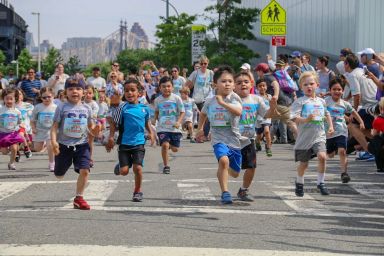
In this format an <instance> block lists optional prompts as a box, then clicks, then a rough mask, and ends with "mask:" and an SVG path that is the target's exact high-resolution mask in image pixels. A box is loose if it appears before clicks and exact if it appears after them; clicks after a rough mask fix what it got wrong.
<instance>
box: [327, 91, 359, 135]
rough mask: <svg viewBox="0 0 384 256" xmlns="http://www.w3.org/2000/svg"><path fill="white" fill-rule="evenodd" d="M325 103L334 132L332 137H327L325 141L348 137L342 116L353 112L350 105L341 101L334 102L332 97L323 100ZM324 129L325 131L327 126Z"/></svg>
mask: <svg viewBox="0 0 384 256" xmlns="http://www.w3.org/2000/svg"><path fill="white" fill-rule="evenodd" d="M325 103H326V104H327V110H328V112H329V114H330V115H331V118H332V124H333V129H334V130H335V132H334V133H333V134H332V135H330V136H329V135H327V139H330V138H335V137H337V136H341V135H342V136H345V137H348V127H347V123H346V122H345V118H344V115H345V114H351V113H352V112H353V111H354V109H353V107H352V105H351V104H350V103H349V102H347V101H345V100H342V99H340V101H339V102H335V101H333V99H332V97H327V98H325ZM325 127H326V129H327V127H328V125H327V124H326V126H325Z"/></svg>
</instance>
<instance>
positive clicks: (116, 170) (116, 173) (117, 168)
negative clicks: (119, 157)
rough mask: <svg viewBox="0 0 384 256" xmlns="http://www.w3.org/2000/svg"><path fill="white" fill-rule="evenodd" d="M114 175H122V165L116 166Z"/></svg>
mask: <svg viewBox="0 0 384 256" xmlns="http://www.w3.org/2000/svg"><path fill="white" fill-rule="evenodd" d="M113 173H114V174H115V175H120V164H118V163H117V164H116V165H115V169H113Z"/></svg>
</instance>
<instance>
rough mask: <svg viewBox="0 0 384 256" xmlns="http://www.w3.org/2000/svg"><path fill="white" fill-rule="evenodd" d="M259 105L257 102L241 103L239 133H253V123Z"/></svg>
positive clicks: (248, 135) (248, 134) (247, 134)
mask: <svg viewBox="0 0 384 256" xmlns="http://www.w3.org/2000/svg"><path fill="white" fill-rule="evenodd" d="M259 107H260V105H259V104H243V112H242V114H241V119H240V122H239V128H240V133H241V135H243V136H246V137H252V136H253V135H254V134H255V123H256V120H257V110H258V109H259Z"/></svg>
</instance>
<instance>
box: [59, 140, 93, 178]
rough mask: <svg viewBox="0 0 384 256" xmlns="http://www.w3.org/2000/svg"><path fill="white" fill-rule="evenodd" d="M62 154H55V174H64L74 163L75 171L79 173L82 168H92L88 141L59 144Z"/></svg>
mask: <svg viewBox="0 0 384 256" xmlns="http://www.w3.org/2000/svg"><path fill="white" fill-rule="evenodd" d="M59 149H60V154H58V155H57V156H55V171H54V173H55V175H56V176H64V175H65V173H66V172H67V171H68V169H69V167H71V165H72V163H73V166H74V169H75V172H77V173H79V172H80V169H88V170H89V168H90V162H91V152H90V147H89V144H88V143H84V144H80V145H76V146H67V145H63V144H59Z"/></svg>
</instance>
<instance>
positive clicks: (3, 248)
mask: <svg viewBox="0 0 384 256" xmlns="http://www.w3.org/2000/svg"><path fill="white" fill-rule="evenodd" d="M79 252H81V254H82V255H96V256H99V255H121V256H136V255H157V256H189V255H191V256H192V255H193V256H206V255H210V256H237V255H241V256H318V255H323V256H342V255H346V254H340V253H327V252H324V251H319V252H308V251H276V250H256V249H223V248H195V247H147V246H140V247H139V246H112V245H107V246H102V245H71V244H39V245H20V244H0V254H1V255H4V256H11V255H12V256H15V255H18V256H32V255H42V256H47V255H65V256H77V255H79Z"/></svg>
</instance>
